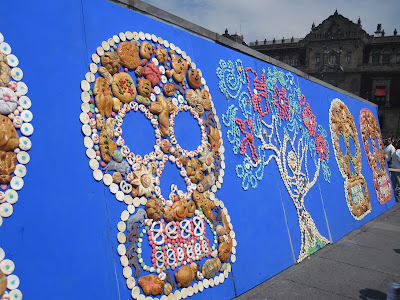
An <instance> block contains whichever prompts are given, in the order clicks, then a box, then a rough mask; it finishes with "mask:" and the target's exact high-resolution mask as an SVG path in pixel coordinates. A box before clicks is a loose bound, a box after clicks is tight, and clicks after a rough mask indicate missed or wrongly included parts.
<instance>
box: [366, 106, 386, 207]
mask: <svg viewBox="0 0 400 300" xmlns="http://www.w3.org/2000/svg"><path fill="white" fill-rule="evenodd" d="M360 130H361V137H362V142H363V146H364V151H365V155H366V156H367V159H368V163H369V166H370V168H371V170H372V176H373V181H374V187H375V192H376V196H377V198H378V201H379V203H380V204H385V203H386V202H387V201H389V200H390V199H391V198H392V188H391V184H390V179H389V175H388V173H387V171H386V168H385V166H386V161H385V153H384V151H383V149H384V146H383V141H382V135H381V130H380V128H379V126H378V121H377V120H376V118H375V117H374V115H373V114H372V112H371V111H370V110H369V109H367V108H363V109H362V110H361V111H360Z"/></svg>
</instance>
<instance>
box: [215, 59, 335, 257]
mask: <svg viewBox="0 0 400 300" xmlns="http://www.w3.org/2000/svg"><path fill="white" fill-rule="evenodd" d="M217 76H218V78H219V89H220V91H221V92H222V93H223V94H224V95H225V97H226V100H227V101H232V100H233V104H231V105H229V107H228V109H227V111H226V113H225V114H224V115H223V116H222V121H223V123H224V125H225V126H226V127H227V139H228V141H229V143H231V144H232V150H233V152H234V153H235V154H238V155H241V156H242V157H243V161H242V164H240V165H237V166H236V174H237V176H238V177H239V178H241V179H242V187H243V189H244V190H248V189H249V187H250V186H251V187H252V188H257V185H258V182H260V181H261V180H263V177H264V170H265V168H266V167H267V166H268V164H269V163H270V162H271V161H273V160H274V161H275V162H276V164H277V166H278V169H279V173H280V175H281V177H282V180H283V182H284V185H285V187H286V189H287V191H288V193H289V195H290V197H291V199H292V201H293V203H294V205H295V207H296V210H297V213H298V218H299V226H300V232H301V249H300V254H299V256H298V262H300V261H302V260H303V259H305V258H306V257H307V256H309V255H310V254H312V253H313V252H315V251H317V250H318V248H319V247H323V246H325V245H326V244H327V243H329V241H328V240H327V239H326V238H325V237H323V236H322V235H321V234H320V233H319V231H318V229H317V228H316V226H315V223H314V221H313V219H312V218H311V216H310V214H309V213H308V212H307V210H306V208H305V206H304V200H305V196H306V195H307V193H308V191H309V190H310V188H311V187H312V186H313V185H314V184H315V182H316V180H317V178H318V176H319V174H320V169H322V173H323V175H324V179H325V180H326V181H327V182H329V181H330V176H331V172H330V169H329V166H328V162H329V144H328V142H327V133H326V131H325V129H324V128H323V127H322V126H321V125H319V124H317V122H316V117H315V115H314V113H313V111H312V109H311V107H310V105H309V103H308V102H307V100H306V97H305V95H303V94H302V93H301V91H300V88H299V87H298V86H297V84H296V78H295V77H294V76H293V74H291V73H290V72H283V71H279V70H278V69H277V68H275V67H274V68H268V70H267V71H266V70H262V72H261V74H258V73H257V72H256V71H255V70H253V69H252V68H251V67H246V68H244V67H243V65H242V61H241V60H236V62H235V63H233V62H232V61H224V60H220V63H219V67H218V68H217ZM308 160H311V164H308ZM312 167H313V168H312ZM312 169H313V170H312Z"/></svg>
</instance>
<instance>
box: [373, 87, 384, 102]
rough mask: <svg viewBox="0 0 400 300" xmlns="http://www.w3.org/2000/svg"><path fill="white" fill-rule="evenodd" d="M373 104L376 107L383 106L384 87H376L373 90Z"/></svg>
mask: <svg viewBox="0 0 400 300" xmlns="http://www.w3.org/2000/svg"><path fill="white" fill-rule="evenodd" d="M374 96H375V103H376V104H378V105H384V104H385V102H386V86H377V87H376V88H375V93H374Z"/></svg>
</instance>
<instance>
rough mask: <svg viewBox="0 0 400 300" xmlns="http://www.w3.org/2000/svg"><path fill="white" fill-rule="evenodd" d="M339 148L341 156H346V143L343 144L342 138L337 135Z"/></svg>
mask: <svg viewBox="0 0 400 300" xmlns="http://www.w3.org/2000/svg"><path fill="white" fill-rule="evenodd" d="M339 146H340V152H342V155H343V156H344V155H346V153H347V150H346V148H347V147H346V143H345V142H344V139H343V136H342V135H341V134H340V135H339Z"/></svg>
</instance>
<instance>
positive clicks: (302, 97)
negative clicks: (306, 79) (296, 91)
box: [299, 94, 306, 105]
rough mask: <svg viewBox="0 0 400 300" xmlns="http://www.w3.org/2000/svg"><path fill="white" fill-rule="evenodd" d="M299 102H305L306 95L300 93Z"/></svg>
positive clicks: (302, 103)
mask: <svg viewBox="0 0 400 300" xmlns="http://www.w3.org/2000/svg"><path fill="white" fill-rule="evenodd" d="M299 103H300V105H304V104H306V96H304V95H303V94H302V95H301V96H300V99H299Z"/></svg>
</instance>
